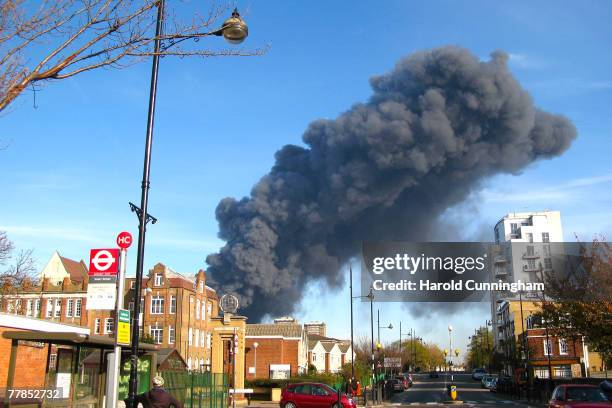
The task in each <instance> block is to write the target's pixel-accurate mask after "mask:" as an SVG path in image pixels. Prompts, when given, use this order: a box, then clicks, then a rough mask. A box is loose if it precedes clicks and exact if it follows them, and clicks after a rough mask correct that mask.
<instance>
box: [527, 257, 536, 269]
mask: <svg viewBox="0 0 612 408" xmlns="http://www.w3.org/2000/svg"><path fill="white" fill-rule="evenodd" d="M527 270H530V271H535V270H536V264H535V259H528V260H527Z"/></svg>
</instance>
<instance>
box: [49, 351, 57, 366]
mask: <svg viewBox="0 0 612 408" xmlns="http://www.w3.org/2000/svg"><path fill="white" fill-rule="evenodd" d="M56 361H57V354H55V353H54V354H49V368H53V369H55V362H56Z"/></svg>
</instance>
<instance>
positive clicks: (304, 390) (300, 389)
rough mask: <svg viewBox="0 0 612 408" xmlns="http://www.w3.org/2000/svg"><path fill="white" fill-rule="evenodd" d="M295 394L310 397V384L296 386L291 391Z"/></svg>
mask: <svg viewBox="0 0 612 408" xmlns="http://www.w3.org/2000/svg"><path fill="white" fill-rule="evenodd" d="M293 392H294V393H296V394H302V395H310V384H302V385H298V386H296V387H295V388H294V389H293Z"/></svg>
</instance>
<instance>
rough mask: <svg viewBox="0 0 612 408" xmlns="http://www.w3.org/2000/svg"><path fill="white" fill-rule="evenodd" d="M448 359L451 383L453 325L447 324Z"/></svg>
mask: <svg viewBox="0 0 612 408" xmlns="http://www.w3.org/2000/svg"><path fill="white" fill-rule="evenodd" d="M448 359H449V360H450V364H449V367H450V370H449V371H450V372H451V383H452V382H453V326H451V325H448Z"/></svg>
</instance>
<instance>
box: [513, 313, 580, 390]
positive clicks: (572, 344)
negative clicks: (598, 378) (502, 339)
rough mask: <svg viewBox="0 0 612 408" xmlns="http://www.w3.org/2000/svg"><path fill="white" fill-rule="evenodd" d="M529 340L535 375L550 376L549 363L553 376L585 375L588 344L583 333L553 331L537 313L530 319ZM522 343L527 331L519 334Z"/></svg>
mask: <svg viewBox="0 0 612 408" xmlns="http://www.w3.org/2000/svg"><path fill="white" fill-rule="evenodd" d="M526 333H527V344H528V350H529V367H530V370H531V375H532V378H536V377H537V378H548V377H549V365H550V368H551V370H550V371H552V375H553V378H573V377H582V376H584V363H585V361H584V354H585V353H584V351H585V345H584V343H583V341H582V337H580V336H579V337H576V338H573V339H566V338H561V337H558V336H554V335H552V330H548V333H547V330H546V328H545V327H543V325H542V324H540V322H539V320H538V319H537V318H536V317H530V318H529V319H528V320H527V330H526ZM519 338H520V341H521V344H524V343H522V342H524V341H525V338H524V334H521V335H520V336H519Z"/></svg>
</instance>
